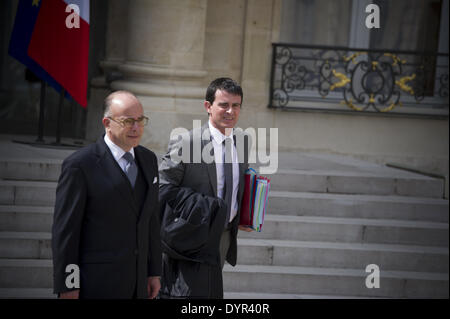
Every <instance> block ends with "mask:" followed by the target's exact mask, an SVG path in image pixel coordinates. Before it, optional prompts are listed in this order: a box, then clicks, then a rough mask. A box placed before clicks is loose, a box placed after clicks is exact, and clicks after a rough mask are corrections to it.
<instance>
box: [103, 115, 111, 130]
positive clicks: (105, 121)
mask: <svg viewBox="0 0 450 319" xmlns="http://www.w3.org/2000/svg"><path fill="white" fill-rule="evenodd" d="M102 123H103V126H104V127H105V129H106V128H108V127H109V123H111V120H110V119H109V118H107V117H104V118H103V120H102Z"/></svg>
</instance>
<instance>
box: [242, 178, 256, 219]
mask: <svg viewBox="0 0 450 319" xmlns="http://www.w3.org/2000/svg"><path fill="white" fill-rule="evenodd" d="M255 177H256V175H254V174H249V173H246V174H245V187H244V195H243V196H242V203H241V214H240V215H241V218H240V221H239V225H243V226H249V227H251V226H252V224H253V222H252V221H253V197H254V184H255V181H256V178H255Z"/></svg>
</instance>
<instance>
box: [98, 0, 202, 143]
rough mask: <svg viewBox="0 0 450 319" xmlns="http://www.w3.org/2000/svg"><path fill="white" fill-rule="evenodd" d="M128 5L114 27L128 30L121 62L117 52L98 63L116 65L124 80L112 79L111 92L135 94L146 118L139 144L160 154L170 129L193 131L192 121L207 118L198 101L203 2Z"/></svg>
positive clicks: (136, 1)
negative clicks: (124, 18)
mask: <svg viewBox="0 0 450 319" xmlns="http://www.w3.org/2000/svg"><path fill="white" fill-rule="evenodd" d="M127 4H128V6H127V11H125V12H124V15H126V17H127V19H126V21H123V20H122V19H118V20H117V21H116V22H115V25H114V27H113V28H114V29H116V30H117V29H120V27H123V28H127V31H126V36H125V38H124V39H123V40H124V41H125V43H126V45H125V48H124V49H123V51H124V60H123V62H119V60H120V59H118V57H117V54H115V55H113V54H112V53H113V52H110V55H109V56H108V52H107V61H105V62H104V63H103V64H102V65H103V66H104V67H107V66H111V64H112V62H114V64H115V65H117V70H118V71H119V72H120V73H121V75H122V78H121V79H117V80H114V79H113V81H112V82H111V83H110V87H111V89H113V90H118V89H125V90H129V91H131V92H133V93H135V94H136V95H137V96H138V97H139V99H140V100H141V102H142V104H143V106H144V111H145V113H146V115H147V116H149V117H150V128H147V129H146V133H145V135H144V138H143V140H142V144H143V145H145V146H148V147H151V148H154V149H158V150H162V149H165V148H166V147H167V143H168V141H169V135H170V131H171V130H172V128H175V127H180V126H183V127H186V128H192V119H194V118H196V119H199V116H204V115H205V114H206V113H205V111H204V108H203V103H202V102H203V99H204V95H205V92H206V87H205V86H204V78H205V76H206V74H207V72H206V71H205V70H204V69H203V55H204V46H205V25H206V4H207V0H183V1H179V0H164V1H161V0H130V1H128V2H127ZM118 34H120V32H119V31H118ZM109 42H110V43H114V42H115V41H114V40H113V39H112V40H111V41H109ZM116 42H117V41H116ZM108 49H109V50H110V51H111V50H113V48H108ZM119 49H120V48H119ZM118 51H121V50H118V49H117V50H116V53H117V52H118ZM123 51H122V52H123ZM110 58H111V59H110ZM108 59H109V60H108ZM118 62H119V63H118ZM202 120H204V119H203V118H202Z"/></svg>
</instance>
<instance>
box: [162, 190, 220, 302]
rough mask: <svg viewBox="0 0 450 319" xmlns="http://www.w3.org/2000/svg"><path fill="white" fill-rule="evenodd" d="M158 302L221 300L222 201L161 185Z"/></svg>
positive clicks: (191, 191)
mask: <svg viewBox="0 0 450 319" xmlns="http://www.w3.org/2000/svg"><path fill="white" fill-rule="evenodd" d="M159 198H160V209H161V243H162V249H163V258H162V259H163V261H162V277H161V291H160V297H161V298H223V282H222V267H221V263H220V251H219V246H220V238H221V235H222V232H223V228H224V224H225V218H226V204H225V202H224V201H223V200H222V199H219V198H214V197H210V196H206V195H203V194H200V193H196V192H194V191H193V190H192V189H190V188H186V187H176V186H173V185H170V184H169V185H161V187H160V194H159Z"/></svg>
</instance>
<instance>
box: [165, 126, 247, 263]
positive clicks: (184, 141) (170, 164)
mask: <svg viewBox="0 0 450 319" xmlns="http://www.w3.org/2000/svg"><path fill="white" fill-rule="evenodd" d="M195 137H200V138H201V142H200V141H198V140H196V139H195ZM233 137H234V140H235V145H236V149H237V154H238V158H239V190H238V207H239V211H238V214H237V216H236V217H235V218H234V219H233V224H232V228H231V243H230V249H229V250H228V254H227V257H226V260H227V261H228V262H229V263H230V264H231V265H233V266H234V265H236V259H237V232H238V225H239V218H240V206H241V201H242V196H243V194H244V185H245V177H244V176H245V171H246V170H247V168H248V154H249V150H250V148H251V140H250V137H249V136H248V135H246V134H244V132H243V131H242V130H241V129H235V130H234V136H233ZM210 143H211V144H210ZM197 144H198V145H197ZM198 146H200V149H201V152H210V153H211V155H212V159H214V155H213V153H214V148H213V147H212V142H211V139H210V132H209V126H208V123H206V124H204V125H203V126H202V127H201V128H198V129H194V130H192V131H190V132H189V133H188V134H184V135H182V136H181V138H179V139H178V140H171V141H170V142H169V150H168V152H167V154H166V155H165V156H164V157H163V159H162V162H161V164H160V166H159V176H160V188H161V190H163V189H164V187H165V185H168V184H170V185H174V186H181V187H188V188H191V189H192V190H193V191H194V192H198V193H201V194H203V195H207V196H211V197H217V173H216V164H215V162H214V160H213V161H212V162H211V163H206V162H205V161H204V160H203V158H201V157H200V156H198V155H199V154H198V149H196V148H197V147H198ZM187 148H189V151H188V153H184V152H186V149H187ZM205 148H206V149H205ZM183 154H189V155H190V159H189V162H188V163H186V162H185V161H183V160H180V161H178V162H174V161H173V160H172V158H176V157H177V156H179V157H183V156H184V155H183ZM195 156H198V157H197V162H198V163H195V161H196V159H195Z"/></svg>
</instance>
